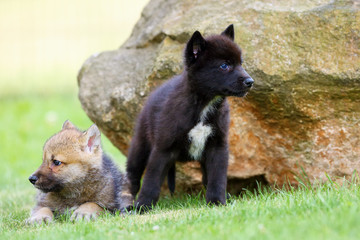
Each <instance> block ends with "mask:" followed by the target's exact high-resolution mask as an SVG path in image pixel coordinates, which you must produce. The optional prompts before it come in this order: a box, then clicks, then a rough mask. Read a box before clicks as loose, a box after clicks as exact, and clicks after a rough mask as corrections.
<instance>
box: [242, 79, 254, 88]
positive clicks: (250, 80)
mask: <svg viewBox="0 0 360 240" xmlns="http://www.w3.org/2000/svg"><path fill="white" fill-rule="evenodd" d="M244 84H245V85H246V86H247V87H248V88H251V87H252V85H253V84H254V80H253V79H252V78H246V79H245V80H244Z"/></svg>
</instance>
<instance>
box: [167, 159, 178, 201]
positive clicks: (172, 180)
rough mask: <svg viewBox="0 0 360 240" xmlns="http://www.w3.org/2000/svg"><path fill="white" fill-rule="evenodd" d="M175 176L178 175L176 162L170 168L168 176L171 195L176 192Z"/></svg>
mask: <svg viewBox="0 0 360 240" xmlns="http://www.w3.org/2000/svg"><path fill="white" fill-rule="evenodd" d="M175 177H176V168H175V164H173V165H172V166H171V167H170V168H169V171H168V176H167V182H168V187H169V190H170V193H171V196H172V195H174V192H175Z"/></svg>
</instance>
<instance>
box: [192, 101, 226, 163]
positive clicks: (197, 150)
mask: <svg viewBox="0 0 360 240" xmlns="http://www.w3.org/2000/svg"><path fill="white" fill-rule="evenodd" d="M221 100H222V98H221V97H215V98H214V99H213V100H211V101H210V102H209V104H208V105H206V107H205V108H204V109H203V110H202V111H201V114H200V122H199V123H198V124H196V125H195V127H193V128H192V129H191V130H190V132H189V133H188V138H189V141H190V142H191V144H190V148H189V154H190V156H191V157H193V159H194V160H200V158H201V155H202V153H203V151H204V148H205V144H206V140H207V139H208V138H209V137H210V136H211V135H212V134H213V129H212V128H211V126H210V125H205V124H204V122H205V120H206V119H207V117H208V115H209V114H210V113H211V112H213V111H214V110H215V105H216V103H217V102H218V101H221Z"/></svg>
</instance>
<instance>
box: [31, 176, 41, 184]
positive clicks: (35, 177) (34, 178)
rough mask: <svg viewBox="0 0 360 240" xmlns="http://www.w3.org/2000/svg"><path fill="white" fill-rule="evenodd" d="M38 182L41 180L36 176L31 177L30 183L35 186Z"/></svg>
mask: <svg viewBox="0 0 360 240" xmlns="http://www.w3.org/2000/svg"><path fill="white" fill-rule="evenodd" d="M37 180H39V178H38V177H37V176H35V175H31V176H30V177H29V181H30V182H31V183H32V184H35V183H36V182H37Z"/></svg>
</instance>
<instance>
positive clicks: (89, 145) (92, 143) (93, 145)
mask: <svg viewBox="0 0 360 240" xmlns="http://www.w3.org/2000/svg"><path fill="white" fill-rule="evenodd" d="M83 138H84V140H85V144H86V145H85V151H86V152H88V153H93V152H94V151H97V149H99V148H100V147H101V133H100V130H99V128H98V127H97V126H96V125H95V124H93V125H92V126H91V127H89V129H88V130H86V131H85V132H84V133H83Z"/></svg>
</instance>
